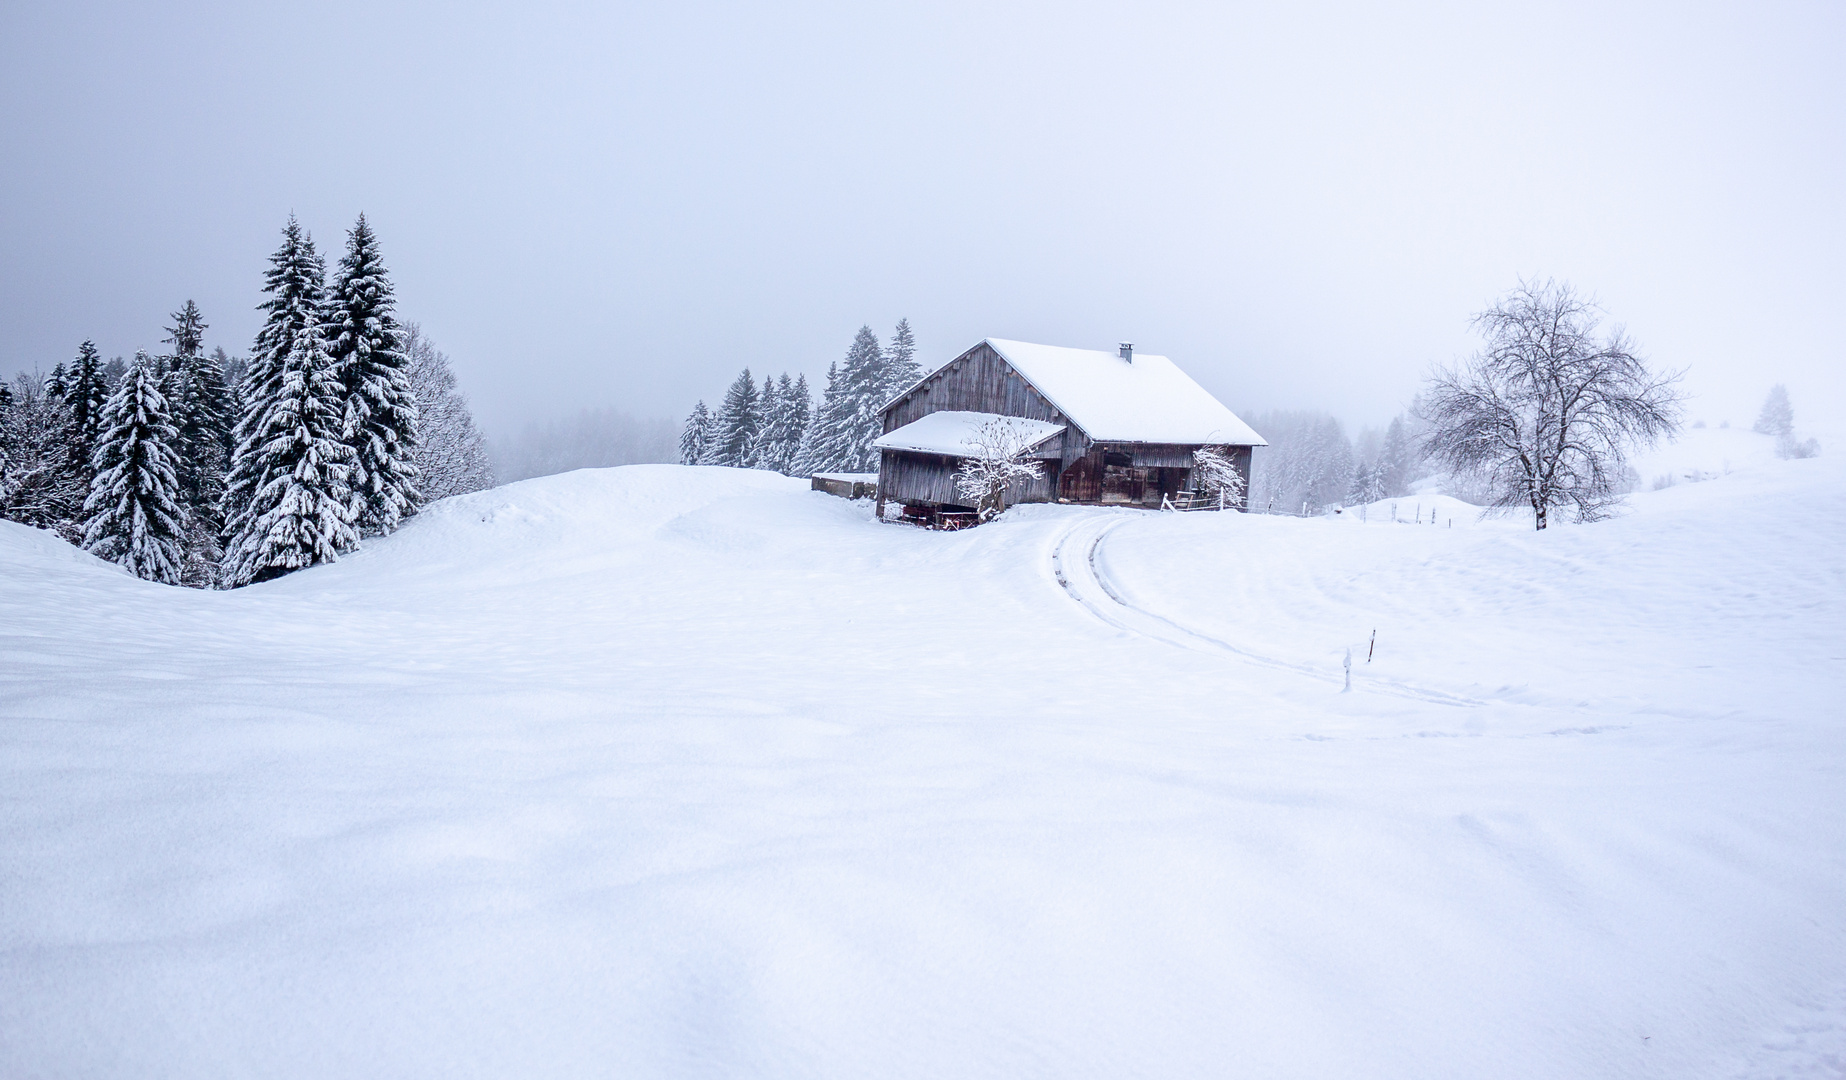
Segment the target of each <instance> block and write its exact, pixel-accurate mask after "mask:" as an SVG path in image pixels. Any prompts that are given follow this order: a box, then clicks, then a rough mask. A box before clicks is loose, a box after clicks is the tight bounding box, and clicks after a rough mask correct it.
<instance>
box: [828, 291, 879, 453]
mask: <svg viewBox="0 0 1846 1080" xmlns="http://www.w3.org/2000/svg"><path fill="white" fill-rule="evenodd" d="M840 374H841V376H842V377H843V378H844V379H845V380H846V393H847V396H848V398H849V399H850V400H851V403H852V412H851V416H850V419H848V420H847V422H846V429H845V431H844V432H843V433H842V435H843V437H842V439H841V442H840V446H839V464H838V465H836V466H834V468H836V469H837V470H839V471H840V472H852V473H865V472H877V471H878V452H877V451H875V450H873V449H872V440H874V439H876V438H878V436H880V435H882V434H883V433H884V410H883V406H884V403H885V401H886V400H887V395H886V394H885V388H886V387H887V386H889V385H890V377H889V375H888V374H887V371H886V367H885V354H884V349H883V348H881V347H880V346H879V344H878V336H877V335H876V334H874V333H872V328H871V327H869V326H861V327H860V328H859V333H858V334H857V335H856V336H855V337H854V338H853V343H852V348H850V349H848V350H847V351H846V363H845V364H843V365H842V366H841V368H840Z"/></svg>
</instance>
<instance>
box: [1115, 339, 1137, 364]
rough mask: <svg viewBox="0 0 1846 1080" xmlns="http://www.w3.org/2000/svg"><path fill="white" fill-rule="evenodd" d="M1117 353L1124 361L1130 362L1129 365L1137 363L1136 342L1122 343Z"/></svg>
mask: <svg viewBox="0 0 1846 1080" xmlns="http://www.w3.org/2000/svg"><path fill="white" fill-rule="evenodd" d="M1117 352H1118V355H1120V356H1121V358H1122V359H1124V360H1126V361H1128V362H1129V363H1131V364H1132V363H1134V362H1135V343H1134V342H1132V341H1124V342H1122V343H1121V345H1119V346H1117Z"/></svg>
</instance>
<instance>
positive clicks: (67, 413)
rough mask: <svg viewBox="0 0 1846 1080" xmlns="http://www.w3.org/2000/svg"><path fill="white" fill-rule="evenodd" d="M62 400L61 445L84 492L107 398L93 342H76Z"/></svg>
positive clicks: (90, 477)
mask: <svg viewBox="0 0 1846 1080" xmlns="http://www.w3.org/2000/svg"><path fill="white" fill-rule="evenodd" d="M63 400H64V425H65V426H64V448H65V451H66V453H67V454H68V455H69V461H70V470H71V475H72V476H74V477H76V479H77V482H78V484H79V486H80V487H81V488H82V489H83V490H84V491H85V492H87V491H89V489H90V481H91V479H93V478H94V476H95V473H94V472H92V471H91V464H90V459H91V458H92V457H93V456H95V453H96V440H97V438H99V437H100V436H101V435H102V425H103V406H104V405H105V404H107V402H108V400H109V386H108V382H107V380H106V379H104V377H103V358H102V354H101V353H99V352H98V351H97V349H96V343H95V342H92V341H86V342H84V343H83V344H81V345H79V346H77V358H76V359H75V360H73V361H71V366H70V370H69V372H68V373H66V375H65V378H64V393H63Z"/></svg>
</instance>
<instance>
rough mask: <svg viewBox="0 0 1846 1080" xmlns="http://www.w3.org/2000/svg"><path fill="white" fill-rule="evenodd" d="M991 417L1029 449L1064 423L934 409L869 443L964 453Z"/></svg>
mask: <svg viewBox="0 0 1846 1080" xmlns="http://www.w3.org/2000/svg"><path fill="white" fill-rule="evenodd" d="M994 420H1004V421H1006V422H1007V424H1008V425H1010V426H1011V427H1012V429H1013V430H1014V431H1016V432H1018V433H1019V437H1020V440H1021V442H1022V443H1023V444H1024V445H1023V446H1022V447H1021V449H1025V450H1030V449H1032V448H1033V447H1035V446H1038V445H1039V444H1041V443H1043V442H1044V441H1045V440H1047V439H1049V438H1051V437H1052V436H1054V435H1056V434H1057V433H1058V432H1060V431H1063V430H1064V425H1063V424H1054V423H1052V422H1051V421H1049V420H1028V419H1026V418H1025V417H1023V416H1001V415H999V414H998V413H985V412H958V411H954V410H946V411H943V412H933V413H930V414H929V415H928V416H925V417H923V418H922V419H920V420H912V421H911V422H910V423H908V424H905V425H904V426H903V427H901V428H898V429H897V430H896V431H893V432H890V433H889V434H886V435H880V436H879V437H878V438H876V439H874V440H872V445H873V446H875V447H877V448H878V449H880V450H915V451H918V452H920V453H924V454H943V455H946V456H948V457H967V456H968V455H969V453H970V452H971V447H970V442H971V441H972V440H973V438H974V436H975V433H976V432H977V431H978V430H979V429H980V427H981V425H982V424H986V423H988V422H990V421H994Z"/></svg>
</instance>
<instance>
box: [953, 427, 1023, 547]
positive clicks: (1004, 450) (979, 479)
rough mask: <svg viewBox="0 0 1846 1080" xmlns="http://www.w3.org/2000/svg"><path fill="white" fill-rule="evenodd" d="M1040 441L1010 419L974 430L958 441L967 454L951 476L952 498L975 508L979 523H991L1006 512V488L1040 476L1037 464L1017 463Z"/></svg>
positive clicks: (1021, 461)
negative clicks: (960, 441) (953, 495)
mask: <svg viewBox="0 0 1846 1080" xmlns="http://www.w3.org/2000/svg"><path fill="white" fill-rule="evenodd" d="M1040 441H1042V436H1040V435H1038V434H1037V433H1036V432H1035V431H1034V430H1033V429H1032V428H1029V427H1027V426H1026V425H1024V424H1021V423H1019V422H1018V421H1017V420H1015V419H1014V418H1013V417H1010V416H999V417H995V418H994V419H992V420H989V421H987V422H986V423H983V424H981V425H980V426H978V427H976V428H975V429H974V431H973V432H972V433H970V434H969V435H968V437H967V438H965V439H963V440H962V445H964V446H966V447H967V448H968V454H967V456H965V457H963V458H962V462H961V469H960V471H958V472H957V473H956V474H955V493H956V495H957V496H959V497H960V498H961V499H962V501H964V502H966V503H968V504H969V505H971V506H973V507H974V508H975V510H976V511H977V513H978V514H979V516H980V520H982V521H988V520H991V519H992V518H993V517H995V516H996V515H998V514H1000V513H1001V512H1002V511H1004V510H1005V509H1006V493H1007V489H1008V488H1009V487H1011V486H1012V485H1014V484H1024V483H1028V482H1030V481H1032V480H1036V479H1038V477H1039V476H1040V475H1042V474H1043V472H1044V466H1043V465H1041V464H1040V463H1038V462H1036V461H1024V460H1021V459H1022V458H1024V456H1025V454H1026V451H1028V450H1030V449H1031V448H1032V447H1033V446H1034V445H1035V444H1036V443H1038V442H1040Z"/></svg>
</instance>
